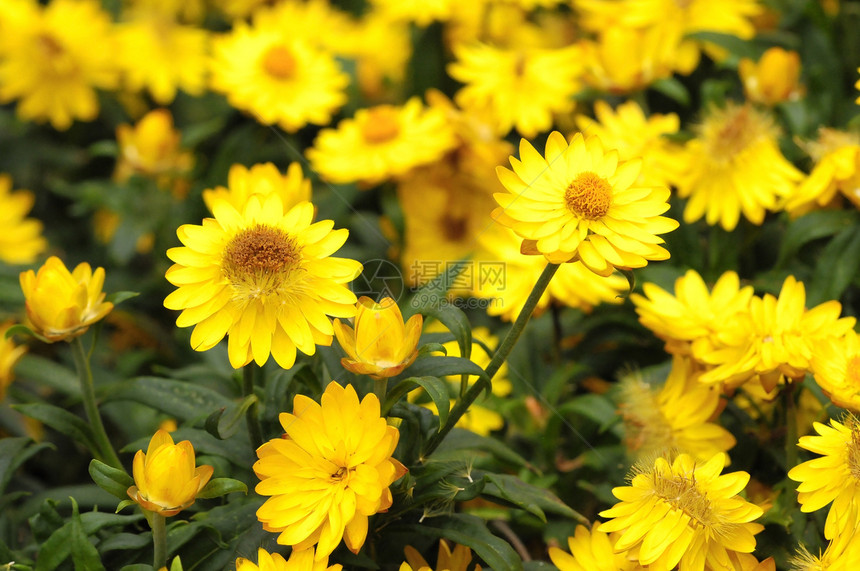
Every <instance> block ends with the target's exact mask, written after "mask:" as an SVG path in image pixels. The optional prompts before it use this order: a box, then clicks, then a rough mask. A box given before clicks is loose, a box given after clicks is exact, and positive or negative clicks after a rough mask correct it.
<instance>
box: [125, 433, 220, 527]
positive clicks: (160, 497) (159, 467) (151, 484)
mask: <svg viewBox="0 0 860 571" xmlns="http://www.w3.org/2000/svg"><path fill="white" fill-rule="evenodd" d="M195 465H196V463H195V458H194V446H192V445H191V442H190V441H188V440H183V441H182V442H180V443H179V444H174V443H173V437H171V436H170V433H169V432H167V431H165V430H159V431H157V432H156V433H155V434H154V435H153V436H152V438H151V439H150V441H149V447H148V448H147V449H146V453H144V452H143V450H138V451H137V454H135V455H134V465H133V466H132V469H133V472H134V485H133V486H131V487H130V488H129V489H128V496H129V497H130V498H131V499H132V500H134V501H135V502H137V503H138V504H140V507H142V508H143V509H145V510H149V511H151V512H155V513H157V514H160V515H162V516H164V517H170V516H173V515H176V514H178V513H179V512H181V511H182V510H184V509H185V508H187V507H188V506H190V505H191V504H193V503H194V500H195V498H196V497H197V494H198V493H199V492H200V490H202V489H203V487H204V486H205V485H206V484H207V483H209V479H210V478H211V477H212V473H213V471H214V468H212V466H206V465H204V466H197V467H195Z"/></svg>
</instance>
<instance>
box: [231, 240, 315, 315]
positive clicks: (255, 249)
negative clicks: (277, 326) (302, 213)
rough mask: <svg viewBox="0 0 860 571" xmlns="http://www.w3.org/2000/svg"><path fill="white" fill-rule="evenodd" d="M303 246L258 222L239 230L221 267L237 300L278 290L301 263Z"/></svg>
mask: <svg viewBox="0 0 860 571" xmlns="http://www.w3.org/2000/svg"><path fill="white" fill-rule="evenodd" d="M301 259H302V257H301V250H300V249H299V247H298V245H297V244H296V242H295V239H294V238H292V237H291V236H290V235H289V234H287V233H286V232H284V231H283V230H281V229H279V228H271V227H269V226H263V225H261V224H258V225H256V226H254V227H252V228H248V229H246V230H244V231H242V232H240V233H239V234H237V235H236V236H235V237H234V238H233V239H232V240H230V242H229V243H228V244H227V247H226V248H224V256H223V258H222V259H221V270H222V271H223V274H224V277H225V278H226V279H227V281H228V282H230V285H231V286H233V290H234V299H235V300H251V299H256V298H258V297H262V296H268V295H272V294H275V293H278V292H279V291H280V290H282V289H283V288H284V287H285V286H286V285H287V283H288V281H289V280H290V278H291V276H292V274H293V273H294V270H296V269H297V268H298V267H299V264H300V263H301Z"/></svg>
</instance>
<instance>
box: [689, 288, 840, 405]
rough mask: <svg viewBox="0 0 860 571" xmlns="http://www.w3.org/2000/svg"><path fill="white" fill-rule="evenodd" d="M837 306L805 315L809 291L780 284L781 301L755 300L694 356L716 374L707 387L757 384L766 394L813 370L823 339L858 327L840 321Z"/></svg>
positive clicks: (831, 303)
mask: <svg viewBox="0 0 860 571" xmlns="http://www.w3.org/2000/svg"><path fill="white" fill-rule="evenodd" d="M841 311H842V305H841V304H840V303H839V302H838V301H835V300H831V301H827V302H825V303H822V304H819V305H817V306H815V307H814V308H812V309H806V288H805V287H804V286H803V283H802V282H798V281H797V280H796V279H795V278H794V276H788V277H787V278H786V279H785V281H784V282H783V284H782V289H781V290H780V292H779V297H778V298H777V297H774V296H773V295H771V294H769V293H768V294H765V295H764V297H757V296H755V297H753V298H752V299H751V300H750V305H749V310H748V311H747V312H743V313H738V314H736V315H735V316H734V318H733V319H732V320H731V321H728V322H726V323H725V324H724V325H723V327H722V328H721V329H720V331H719V332H718V334H717V335H715V336H712V337H711V338H709V339H708V340H707V341H708V343H703V344H702V345H699V346H694V347H693V349H694V356H695V357H696V359H697V360H699V361H702V362H704V363H706V364H708V365H711V366H713V368H712V369H711V370H709V371H707V372H706V373H704V374H703V375H702V376H701V377H700V380H701V381H702V382H704V383H716V382H729V383H731V384H740V383H743V382H745V381H747V380H749V379H753V378H756V379H757V380H759V381H760V382H761V384H762V386H763V387H764V389H765V390H766V391H767V392H770V391H772V390H773V389H774V387H776V386H777V385H778V384H782V383H783V382H785V380H786V377H788V378H790V379H802V378H803V376H804V375H805V374H806V373H807V371H809V369H810V359H811V358H812V347H813V345H814V344H815V343H816V342H818V341H819V340H821V339H826V338H829V337H841V336H842V335H844V334H845V332H846V331H848V330H849V329H851V328H853V327H854V324H855V323H856V319H855V318H854V317H842V318H840V317H839V314H840V312H841Z"/></svg>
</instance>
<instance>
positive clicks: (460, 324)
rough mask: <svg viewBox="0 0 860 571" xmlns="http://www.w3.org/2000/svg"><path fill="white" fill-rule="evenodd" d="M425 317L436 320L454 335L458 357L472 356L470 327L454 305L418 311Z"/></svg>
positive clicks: (430, 307) (464, 315) (429, 307)
mask: <svg viewBox="0 0 860 571" xmlns="http://www.w3.org/2000/svg"><path fill="white" fill-rule="evenodd" d="M418 311H419V312H420V313H421V314H422V315H424V316H425V317H431V318H433V319H437V320H438V321H439V322H440V323H442V325H444V326H445V328H446V329H448V331H450V332H451V334H452V335H454V339H456V340H457V344H458V345H459V346H460V356H461V357H466V358H469V356H470V355H471V354H472V326H471V324H470V323H469V318H468V317H466V314H465V313H463V310H462V309H460V308H459V307H457V306H455V305H450V304H445V305H441V306H425V307H422V308H420V309H419V310H418Z"/></svg>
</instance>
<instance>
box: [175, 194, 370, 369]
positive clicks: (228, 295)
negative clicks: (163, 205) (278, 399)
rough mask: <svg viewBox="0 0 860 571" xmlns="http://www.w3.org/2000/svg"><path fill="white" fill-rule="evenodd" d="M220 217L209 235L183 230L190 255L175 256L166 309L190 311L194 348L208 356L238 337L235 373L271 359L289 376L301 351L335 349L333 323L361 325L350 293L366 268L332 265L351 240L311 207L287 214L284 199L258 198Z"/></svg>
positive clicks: (209, 223)
mask: <svg viewBox="0 0 860 571" xmlns="http://www.w3.org/2000/svg"><path fill="white" fill-rule="evenodd" d="M212 210H213V214H214V218H206V219H204V220H203V224H202V225H200V226H197V225H192V224H186V225H183V226H180V227H179V230H178V231H177V234H178V236H179V239H180V241H181V242H182V243H183V244H184V246H183V247H179V248H171V249H170V250H168V251H167V257H169V258H170V259H171V260H173V261H174V262H176V263H175V264H174V265H173V266H171V267H170V268H169V269H168V270H167V273H166V277H167V280H168V281H169V282H170V283H172V284H173V285H175V286H178V288H179V289H177V290H176V291H174V292H173V293H171V294H170V295H168V296H167V298H166V299H165V300H164V305H165V307H167V308H168V309H181V310H182V313H181V314H180V315H179V317H178V318H177V319H176V324H177V325H178V326H179V327H188V326H191V325H193V326H194V331H193V332H192V333H191V346H192V347H193V348H194V349H195V350H197V351H206V350H209V349H211V348H212V347H214V346H215V345H217V344H218V342H220V341H221V339H223V338H224V336H225V335H229V338H228V343H227V353H228V355H229V357H230V364H232V365H233V367H236V368H239V367H242V366H244V365H246V364H248V363H250V362H251V361H252V360H253V361H255V362H256V363H257V364H258V365H262V364H263V363H265V362H266V361H267V360H268V358H269V355H270V354H271V355H272V357H274V358H275V361H277V362H278V364H279V365H281V366H282V367H284V368H285V369H289V368H290V367H292V366H293V364H294V363H295V360H296V351H297V350H299V351H301V352H303V353H305V354H307V355H312V354H314V352H315V351H316V346H317V345H330V344H331V341H332V335H333V334H334V331H333V329H332V326H331V322H330V321H329V319H328V316H329V315H332V316H336V317H352V316H353V315H355V305H354V304H355V294H353V293H352V292H351V291H349V289H348V288H347V287H346V285H345V284H347V283H348V282H350V281H352V280H353V279H354V278H355V277H356V276H357V275H358V274H359V273H360V272H361V264H360V263H359V262H357V261H355V260H350V259H346V258H335V257H332V256H331V255H332V254H333V253H334V252H335V251H337V249H338V248H340V247H341V246H342V245H343V243H344V242H345V241H346V237H347V234H348V232H347V231H346V230H345V229H341V230H332V228H333V226H334V222H332V221H331V220H324V221H321V222H316V223H313V216H314V206H313V204H311V203H310V202H301V203H299V204H297V205H296V206H294V207H293V208H291V209H289V211H287V212H285V211H284V206H283V202H282V201H281V197H280V196H279V195H278V194H269V195H267V196H265V197H261V196H260V195H252V196H251V197H250V198H249V199H248V202H247V203H246V204H245V206H244V208H243V209H242V210H241V211H240V210H237V209H236V208H235V207H234V206H233V205H232V204H230V202H228V201H227V200H218V201H216V202H215V203H214V204H213V206H212Z"/></svg>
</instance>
